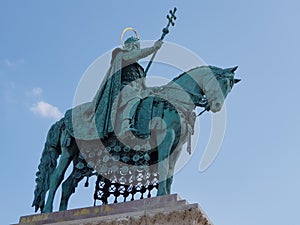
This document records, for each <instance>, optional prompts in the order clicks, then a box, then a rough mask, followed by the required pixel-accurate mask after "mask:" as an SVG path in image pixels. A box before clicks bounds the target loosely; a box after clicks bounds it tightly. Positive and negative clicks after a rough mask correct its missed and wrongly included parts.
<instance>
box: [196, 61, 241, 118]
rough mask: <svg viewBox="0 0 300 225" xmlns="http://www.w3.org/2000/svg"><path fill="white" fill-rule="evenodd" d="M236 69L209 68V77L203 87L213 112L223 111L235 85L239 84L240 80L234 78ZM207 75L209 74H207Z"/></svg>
mask: <svg viewBox="0 0 300 225" xmlns="http://www.w3.org/2000/svg"><path fill="white" fill-rule="evenodd" d="M237 68H238V67H237V66H236V67H232V68H227V69H221V68H218V67H214V66H208V67H207V68H206V69H208V71H210V72H208V73H210V75H208V76H207V77H206V78H205V79H204V80H205V81H206V82H204V83H203V85H202V90H203V92H204V94H205V96H206V98H207V101H208V104H209V109H210V110H211V111H212V112H218V111H220V110H221V108H222V106H223V103H224V100H225V98H226V96H227V95H228V93H229V92H230V91H231V90H232V88H233V85H234V84H236V83H238V82H239V81H240V79H236V78H234V72H235V71H236V70H237ZM206 74H207V73H206Z"/></svg>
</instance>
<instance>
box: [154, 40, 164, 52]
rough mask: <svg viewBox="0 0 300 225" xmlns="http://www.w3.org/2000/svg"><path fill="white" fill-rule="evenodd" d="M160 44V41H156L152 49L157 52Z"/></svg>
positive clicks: (161, 42)
mask: <svg viewBox="0 0 300 225" xmlns="http://www.w3.org/2000/svg"><path fill="white" fill-rule="evenodd" d="M162 44H163V41H162V40H158V41H156V42H155V43H154V45H153V47H154V48H155V49H156V50H158V49H160V48H161V46H162Z"/></svg>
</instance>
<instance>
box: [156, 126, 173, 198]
mask: <svg viewBox="0 0 300 225" xmlns="http://www.w3.org/2000/svg"><path fill="white" fill-rule="evenodd" d="M161 135H162V134H161ZM159 139H160V137H158V140H159ZM174 140H175V132H174V131H173V129H167V130H166V133H165V136H164V138H163V140H162V142H161V144H159V145H158V173H159V185H158V191H157V196H162V195H167V194H169V193H168V190H167V179H168V174H169V156H170V152H171V148H172V145H173V143H174ZM158 143H159V142H158Z"/></svg>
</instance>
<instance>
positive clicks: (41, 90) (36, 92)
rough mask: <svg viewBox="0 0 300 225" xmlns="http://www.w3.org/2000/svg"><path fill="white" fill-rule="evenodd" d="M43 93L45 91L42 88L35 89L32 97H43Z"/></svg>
mask: <svg viewBox="0 0 300 225" xmlns="http://www.w3.org/2000/svg"><path fill="white" fill-rule="evenodd" d="M42 93H43V89H42V88H40V87H35V88H33V89H32V90H31V92H30V94H31V96H33V97H39V96H41V95H42Z"/></svg>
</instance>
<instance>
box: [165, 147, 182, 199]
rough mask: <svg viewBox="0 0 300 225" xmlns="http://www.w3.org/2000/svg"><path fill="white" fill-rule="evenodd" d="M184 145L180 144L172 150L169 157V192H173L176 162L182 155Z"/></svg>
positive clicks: (167, 186)
mask: <svg viewBox="0 0 300 225" xmlns="http://www.w3.org/2000/svg"><path fill="white" fill-rule="evenodd" d="M182 146H183V145H182V144H178V146H177V147H176V149H175V150H174V151H173V152H172V154H171V155H170V157H169V171H168V178H167V183H166V189H167V193H168V194H170V193H171V185H172V183H173V176H174V170H175V166H176V162H177V160H178V158H179V156H180V153H181V150H182Z"/></svg>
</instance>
